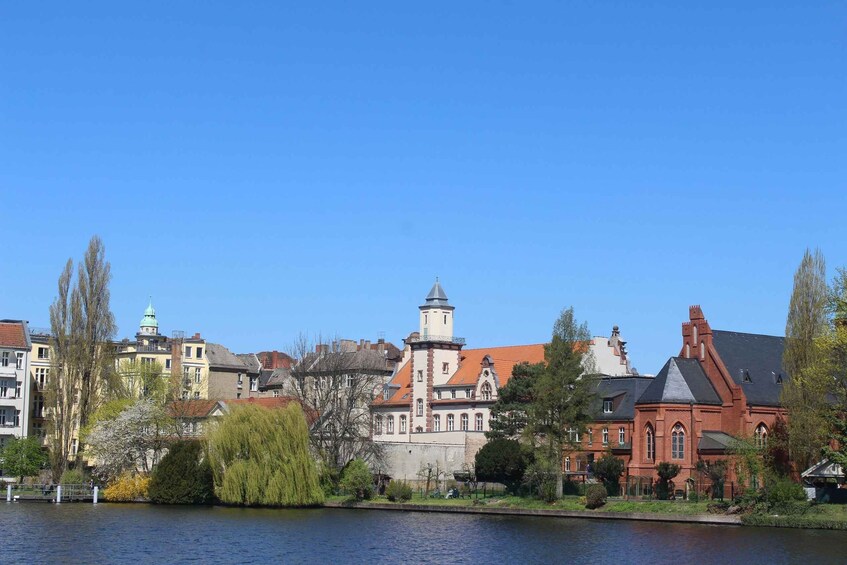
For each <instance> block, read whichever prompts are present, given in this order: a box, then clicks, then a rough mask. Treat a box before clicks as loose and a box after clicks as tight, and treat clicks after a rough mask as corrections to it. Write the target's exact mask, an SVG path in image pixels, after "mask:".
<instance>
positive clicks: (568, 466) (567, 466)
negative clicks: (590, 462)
mask: <svg viewBox="0 0 847 565" xmlns="http://www.w3.org/2000/svg"><path fill="white" fill-rule="evenodd" d="M570 472H571V458H570V457H565V473H570Z"/></svg>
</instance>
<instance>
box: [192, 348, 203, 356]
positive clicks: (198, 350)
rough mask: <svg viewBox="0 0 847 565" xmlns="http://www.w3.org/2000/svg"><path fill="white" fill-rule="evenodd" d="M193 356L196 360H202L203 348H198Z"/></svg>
mask: <svg viewBox="0 0 847 565" xmlns="http://www.w3.org/2000/svg"><path fill="white" fill-rule="evenodd" d="M194 356H195V357H197V358H198V359H200V358H202V357H203V348H202V347H198V348H197V352H196V353H195V354H194Z"/></svg>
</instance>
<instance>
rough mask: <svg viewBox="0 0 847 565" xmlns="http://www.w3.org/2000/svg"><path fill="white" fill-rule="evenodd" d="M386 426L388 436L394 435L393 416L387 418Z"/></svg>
mask: <svg viewBox="0 0 847 565" xmlns="http://www.w3.org/2000/svg"><path fill="white" fill-rule="evenodd" d="M387 423H388V425H387V426H386V428H387V429H386V432H387V433H389V434H393V433H394V416H389V417H388V420H387Z"/></svg>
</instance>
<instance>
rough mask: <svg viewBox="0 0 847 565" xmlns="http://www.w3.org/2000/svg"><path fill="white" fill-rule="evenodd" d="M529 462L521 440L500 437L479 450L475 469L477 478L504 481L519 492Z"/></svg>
mask: <svg viewBox="0 0 847 565" xmlns="http://www.w3.org/2000/svg"><path fill="white" fill-rule="evenodd" d="M528 462H529V457H528V456H527V453H526V452H525V450H524V448H523V447H522V446H521V444H520V443H519V442H517V441H516V440H513V439H502V438H500V439H495V440H492V441H489V442H488V443H486V444H485V445H483V446H482V449H480V450H479V451H478V452H477V454H476V459H475V462H474V470H475V471H476V478H477V480H480V481H486V482H495V483H502V484H503V485H505V486H506V488H507V489H508V490H509V491H510V492H512V493H513V494H517V488H518V486H520V484H521V481H523V477H524V471H526V467H527V464H528Z"/></svg>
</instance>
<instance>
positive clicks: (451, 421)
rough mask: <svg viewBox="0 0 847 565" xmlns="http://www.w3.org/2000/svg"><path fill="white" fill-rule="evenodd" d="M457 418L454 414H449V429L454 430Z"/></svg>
mask: <svg viewBox="0 0 847 565" xmlns="http://www.w3.org/2000/svg"><path fill="white" fill-rule="evenodd" d="M455 422H456V419H455V418H454V417H453V414H447V431H448V432H452V431H453V428H454V427H455Z"/></svg>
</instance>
